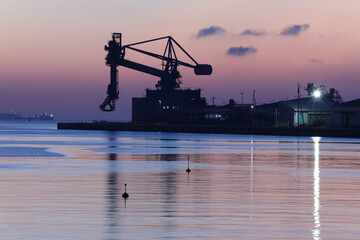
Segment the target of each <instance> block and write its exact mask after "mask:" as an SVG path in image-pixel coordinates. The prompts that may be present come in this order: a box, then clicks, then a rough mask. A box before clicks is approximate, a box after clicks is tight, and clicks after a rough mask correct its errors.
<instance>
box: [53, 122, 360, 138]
mask: <svg viewBox="0 0 360 240" xmlns="http://www.w3.org/2000/svg"><path fill="white" fill-rule="evenodd" d="M58 129H77V130H106V131H141V132H179V133H219V134H250V135H279V136H319V137H350V138H360V128H310V127H308V128H305V127H299V128H295V127H287V128H280V127H277V128H275V127H239V126H221V125H176V124H136V123H118V122H93V123H58Z"/></svg>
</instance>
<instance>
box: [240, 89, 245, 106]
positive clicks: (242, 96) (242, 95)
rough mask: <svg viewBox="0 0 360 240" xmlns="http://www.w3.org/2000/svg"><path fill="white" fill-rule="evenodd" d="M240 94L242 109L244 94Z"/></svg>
mask: <svg viewBox="0 0 360 240" xmlns="http://www.w3.org/2000/svg"><path fill="white" fill-rule="evenodd" d="M240 94H241V107H243V106H244V93H243V92H241V93H240Z"/></svg>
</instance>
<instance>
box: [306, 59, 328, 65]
mask: <svg viewBox="0 0 360 240" xmlns="http://www.w3.org/2000/svg"><path fill="white" fill-rule="evenodd" d="M308 62H311V63H317V64H323V63H324V61H323V60H321V59H316V58H313V59H309V60H308Z"/></svg>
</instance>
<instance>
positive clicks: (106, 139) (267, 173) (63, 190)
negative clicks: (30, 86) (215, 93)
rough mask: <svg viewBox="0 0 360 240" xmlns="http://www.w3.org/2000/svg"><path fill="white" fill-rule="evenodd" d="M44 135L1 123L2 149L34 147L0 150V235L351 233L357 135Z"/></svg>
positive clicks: (358, 220) (355, 220)
mask: <svg viewBox="0 0 360 240" xmlns="http://www.w3.org/2000/svg"><path fill="white" fill-rule="evenodd" d="M6 127H9V124H8V125H6ZM10 128H11V124H10ZM39 129H40V133H39V132H38V131H39ZM45 129H46V131H41V125H40V124H38V123H37V125H36V129H34V130H33V131H31V125H28V126H26V129H25V130H22V128H21V126H19V125H17V126H16V128H14V129H10V130H6V131H5V132H6V134H2V133H1V132H4V131H2V130H1V125H0V140H1V141H0V147H2V148H7V149H5V150H6V151H8V152H9V151H11V150H12V149H17V150H19V149H20V150H21V149H27V150H29V148H34V149H35V150H36V149H41V151H39V153H38V155H36V156H31V155H28V156H27V155H26V152H21V154H18V155H16V152H13V153H11V154H12V155H11V156H10V155H9V154H7V155H6V156H1V155H0V196H1V201H0V226H2V227H1V228H2V229H1V232H0V238H1V239H173V238H175V239H358V236H359V234H360V230H359V229H358V226H359V224H360V217H359V216H360V209H359V207H358V203H359V201H360V195H359V190H360V189H359V188H360V187H359V184H358V183H359V180H360V174H359V170H360V165H359V155H358V154H359V150H358V146H359V142H360V141H358V140H355V139H327V138H321V139H320V138H316V137H314V138H297V137H277V136H275V137H269V136H267V137H263V136H246V135H210V134H209V135H206V134H173V133H131V132H101V131H99V132H94V133H93V134H91V131H84V132H82V131H57V130H56V129H55V128H54V127H53V128H51V127H49V126H45ZM11 132H15V133H14V134H9V133H11ZM164 147H165V148H164ZM44 149H45V150H46V151H45V150H44ZM134 149H135V150H134ZM6 151H5V152H6ZM49 151H50V152H51V153H54V154H55V153H56V154H59V155H51V154H50V155H49V154H48V152H49ZM0 154H1V152H0ZM188 156H189V157H190V168H191V170H192V171H191V173H190V174H187V173H186V172H185V170H186V168H187V157H188ZM320 173H321V174H320ZM320 176H321V178H320ZM320 179H321V181H320ZM320 182H321V184H320ZM124 183H127V184H128V189H127V192H128V193H129V194H130V197H129V199H128V200H127V201H126V202H125V201H124V199H123V198H122V197H121V195H122V193H123V191H124Z"/></svg>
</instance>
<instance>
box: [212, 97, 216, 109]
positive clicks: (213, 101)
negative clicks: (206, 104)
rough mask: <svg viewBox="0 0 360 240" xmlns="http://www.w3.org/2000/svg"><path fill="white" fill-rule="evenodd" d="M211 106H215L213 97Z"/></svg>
mask: <svg viewBox="0 0 360 240" xmlns="http://www.w3.org/2000/svg"><path fill="white" fill-rule="evenodd" d="M212 105H213V107H214V106H215V97H212Z"/></svg>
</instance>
